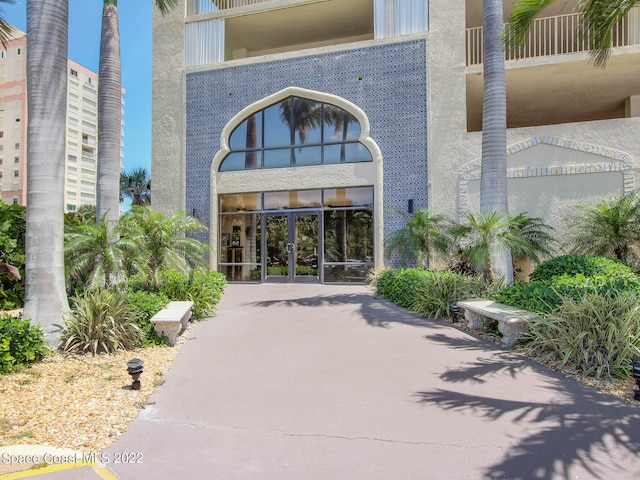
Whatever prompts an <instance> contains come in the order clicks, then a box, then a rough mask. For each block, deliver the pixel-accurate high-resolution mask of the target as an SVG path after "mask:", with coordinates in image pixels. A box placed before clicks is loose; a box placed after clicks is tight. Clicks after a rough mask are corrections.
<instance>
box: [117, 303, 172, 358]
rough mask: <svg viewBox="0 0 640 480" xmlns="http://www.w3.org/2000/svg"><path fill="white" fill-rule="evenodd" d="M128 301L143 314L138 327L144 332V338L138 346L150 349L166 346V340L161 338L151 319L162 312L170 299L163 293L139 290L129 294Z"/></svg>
mask: <svg viewBox="0 0 640 480" xmlns="http://www.w3.org/2000/svg"><path fill="white" fill-rule="evenodd" d="M127 301H128V302H129V303H130V304H131V305H134V306H135V307H137V308H138V310H140V312H142V316H141V317H140V319H139V320H138V325H139V326H140V328H141V329H142V331H143V332H144V338H143V339H142V340H141V341H139V342H138V344H137V345H136V346H139V347H148V346H151V345H162V344H164V343H165V342H164V338H162V337H160V336H159V335H158V334H157V333H156V331H155V328H154V327H153V324H152V323H151V321H150V320H151V317H153V316H154V315H155V314H156V313H158V312H159V311H160V310H162V309H163V308H164V307H166V306H167V304H168V303H169V298H168V297H167V296H166V295H164V294H163V293H154V292H145V291H144V290H137V291H135V292H132V291H129V292H128V293H127Z"/></svg>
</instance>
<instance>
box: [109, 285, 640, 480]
mask: <svg viewBox="0 0 640 480" xmlns="http://www.w3.org/2000/svg"><path fill="white" fill-rule="evenodd" d="M189 336H190V338H189V340H188V341H187V342H186V344H185V345H184V347H183V348H182V350H181V352H180V354H179V355H178V357H177V359H176V361H175V363H174V365H173V367H172V368H171V371H170V372H169V373H168V375H167V376H166V383H165V384H164V385H163V386H162V388H161V389H160V391H159V393H157V394H156V395H155V396H154V397H152V399H151V400H152V404H151V405H149V406H147V408H146V409H144V410H143V411H142V412H141V414H140V415H139V417H138V418H137V419H136V420H134V421H133V422H132V424H131V425H130V427H129V430H128V431H127V432H126V433H125V434H124V435H123V436H122V437H121V438H120V439H119V440H118V441H116V442H115V444H114V445H113V446H112V447H111V448H110V449H109V450H108V453H110V454H111V456H113V454H114V453H116V452H129V453H135V452H141V453H143V459H142V462H143V463H141V464H131V465H122V464H120V465H114V464H112V465H109V466H108V467H109V468H110V470H111V471H112V472H113V473H114V474H115V475H116V476H117V477H118V478H120V479H122V480H124V479H131V480H134V479H136V480H139V479H154V480H160V479H223V480H232V479H279V480H282V479H285V480H288V479H296V480H298V479H299V480H311V479H322V480H332V479H350V480H352V479H367V480H368V479H381V480H390V479H403V480H405V479H485V478H487V479H488V478H491V479H522V480H525V479H526V480H528V479H568V478H580V479H592V478H603V479H604V478H606V479H616V480H622V479H634V480H637V479H638V478H640V410H639V409H638V408H635V407H632V406H629V405H626V404H623V403H622V402H620V401H618V400H617V399H614V398H611V397H607V396H604V395H601V394H599V393H597V392H595V391H594V390H591V389H589V388H586V387H583V386H581V385H580V384H578V383H577V382H575V381H572V380H569V379H566V378H564V377H561V376H559V375H557V374H556V373H554V372H550V371H548V370H546V369H544V368H542V367H540V366H538V365H537V364H535V363H533V362H530V361H528V360H527V359H526V358H523V357H521V356H519V355H517V354H514V353H511V352H509V351H507V350H503V349H501V348H499V347H497V346H496V345H494V344H491V343H487V342H484V341H481V340H478V339H475V338H473V337H470V336H469V335H467V334H465V333H463V332H461V331H459V330H457V329H455V328H452V327H451V326H449V325H446V324H444V323H442V322H438V321H431V320H426V319H421V318H418V317H416V316H415V315H413V314H410V313H407V312H406V311H404V310H402V309H400V308H397V307H395V306H394V305H392V304H390V303H388V302H386V301H384V300H381V299H376V298H375V296H374V294H373V293H372V291H371V290H369V289H368V288H366V287H364V286H328V285H238V284H236V285H230V286H229V287H228V288H227V291H226V293H225V295H224V298H223V300H222V302H221V304H220V305H219V307H218V309H217V316H215V317H214V318H212V319H209V320H206V321H203V322H202V323H200V324H199V325H197V326H196V328H195V329H193V330H191V332H190V333H189ZM142 380H143V381H145V379H144V378H142ZM146 381H151V379H146Z"/></svg>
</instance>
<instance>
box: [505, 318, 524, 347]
mask: <svg viewBox="0 0 640 480" xmlns="http://www.w3.org/2000/svg"><path fill="white" fill-rule="evenodd" d="M498 330H499V331H500V333H501V334H502V344H503V345H504V346H505V347H509V348H511V347H513V346H514V345H515V343H516V341H517V340H518V339H519V338H520V337H522V335H523V334H525V333H526V332H527V331H528V330H529V328H528V327H527V325H525V324H523V323H516V324H512V325H508V324H506V323H502V322H498Z"/></svg>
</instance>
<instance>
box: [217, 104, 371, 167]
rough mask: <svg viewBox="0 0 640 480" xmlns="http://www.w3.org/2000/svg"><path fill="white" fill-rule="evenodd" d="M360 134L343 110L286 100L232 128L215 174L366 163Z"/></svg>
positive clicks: (354, 120)
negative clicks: (219, 172) (225, 155)
mask: <svg viewBox="0 0 640 480" xmlns="http://www.w3.org/2000/svg"><path fill="white" fill-rule="evenodd" d="M360 134H361V126H360V123H359V122H358V121H357V119H356V117H355V116H354V115H352V114H351V113H349V112H347V111H346V110H344V109H342V108H340V107H337V106H335V105H330V104H327V103H322V102H318V101H315V100H310V99H306V98H301V97H289V98H287V99H285V100H283V101H281V102H278V103H276V104H274V105H271V106H269V107H267V108H265V109H264V110H262V111H260V112H257V113H255V114H253V115H252V116H251V117H249V118H247V119H246V120H245V121H244V122H242V123H241V124H240V125H238V127H237V128H236V129H235V130H234V131H233V133H232V134H231V136H230V139H229V147H230V149H231V150H232V152H231V153H230V154H229V155H227V157H226V158H225V159H224V160H223V162H222V164H221V165H220V171H233V170H246V169H254V168H278V167H289V166H308V165H321V164H337V163H352V162H370V161H372V160H373V158H372V156H371V153H370V152H369V150H368V149H367V148H366V147H365V146H364V145H363V144H361V143H360V142H359V141H358V139H359V138H360ZM323 144H324V145H325V147H322V145H323ZM327 144H329V145H327Z"/></svg>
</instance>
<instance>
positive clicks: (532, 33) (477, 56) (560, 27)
mask: <svg viewBox="0 0 640 480" xmlns="http://www.w3.org/2000/svg"><path fill="white" fill-rule="evenodd" d="M581 25H582V15H581V14H580V13H573V14H568V15H558V16H555V17H545V18H539V19H536V20H534V22H533V24H532V25H531V28H530V29H529V32H528V33H527V35H526V37H525V41H524V44H523V46H522V47H520V48H519V49H517V50H516V51H513V52H510V51H507V52H505V59H506V60H516V59H518V58H535V57H544V56H549V55H562V54H565V53H577V52H585V51H587V50H589V44H590V39H589V34H588V32H587V34H586V35H585V34H583V32H582V27H581ZM466 37H467V38H466V42H467V45H466V46H467V65H480V64H481V63H482V27H475V28H468V29H467V35H466ZM629 45H640V7H635V8H633V9H631V10H630V11H629V13H628V14H627V15H626V16H625V17H624V18H623V19H622V20H621V21H620V22H619V23H618V25H616V26H615V27H614V29H613V34H612V38H611V46H612V47H613V48H616V47H626V46H629Z"/></svg>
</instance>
